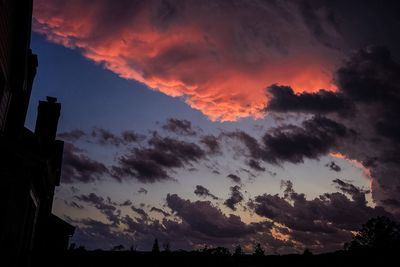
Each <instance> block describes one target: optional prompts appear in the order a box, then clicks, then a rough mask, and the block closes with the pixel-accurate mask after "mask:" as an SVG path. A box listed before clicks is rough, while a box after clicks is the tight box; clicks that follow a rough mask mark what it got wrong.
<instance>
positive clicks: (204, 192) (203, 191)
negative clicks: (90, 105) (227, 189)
mask: <svg viewBox="0 0 400 267" xmlns="http://www.w3.org/2000/svg"><path fill="white" fill-rule="evenodd" d="M194 193H195V194H196V195H197V196H200V197H204V198H205V197H211V198H212V199H214V200H217V199H218V197H216V196H215V195H213V194H211V193H210V191H209V190H208V189H207V188H205V187H204V186H202V185H196V189H195V190H194Z"/></svg>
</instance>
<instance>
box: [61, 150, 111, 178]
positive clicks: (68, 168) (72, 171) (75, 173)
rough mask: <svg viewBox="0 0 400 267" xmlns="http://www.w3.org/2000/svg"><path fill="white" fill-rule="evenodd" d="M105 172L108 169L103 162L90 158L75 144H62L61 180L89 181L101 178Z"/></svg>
mask: <svg viewBox="0 0 400 267" xmlns="http://www.w3.org/2000/svg"><path fill="white" fill-rule="evenodd" d="M107 173H108V169H107V167H106V166H105V165H104V164H102V163H100V162H98V161H95V160H92V159H90V158H89V157H87V156H86V155H85V154H84V151H83V150H81V149H79V148H77V147H76V146H74V145H72V144H70V143H65V144H64V153H63V166H62V174H61V177H62V178H61V179H62V182H64V183H73V182H82V183H90V182H94V181H97V180H99V179H101V177H102V176H103V175H105V174H107Z"/></svg>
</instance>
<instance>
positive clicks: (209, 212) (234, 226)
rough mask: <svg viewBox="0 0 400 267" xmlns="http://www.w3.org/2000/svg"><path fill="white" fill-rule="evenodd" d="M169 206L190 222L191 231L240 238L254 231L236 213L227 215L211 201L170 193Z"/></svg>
mask: <svg viewBox="0 0 400 267" xmlns="http://www.w3.org/2000/svg"><path fill="white" fill-rule="evenodd" d="M167 205H168V207H169V208H170V209H171V210H172V211H173V212H174V213H175V214H176V215H177V216H178V217H179V218H181V219H182V220H183V223H184V224H188V225H189V226H190V228H191V231H194V232H198V233H199V234H202V235H206V236H209V237H214V238H239V237H243V236H246V235H248V234H251V233H254V230H255V229H254V228H252V227H250V226H249V225H246V224H245V223H243V222H242V221H241V220H240V217H238V216H235V215H229V216H228V217H227V216H225V215H224V214H223V213H222V212H221V211H220V210H219V209H218V208H216V207H214V206H213V205H212V204H211V202H209V201H195V202H191V201H189V200H184V199H182V198H180V197H179V196H178V195H176V194H173V195H170V194H168V196H167Z"/></svg>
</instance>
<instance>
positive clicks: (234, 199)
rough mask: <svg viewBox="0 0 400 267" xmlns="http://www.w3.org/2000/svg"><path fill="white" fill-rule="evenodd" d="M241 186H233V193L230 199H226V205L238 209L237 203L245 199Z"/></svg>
mask: <svg viewBox="0 0 400 267" xmlns="http://www.w3.org/2000/svg"><path fill="white" fill-rule="evenodd" d="M240 189H241V187H240V186H238V185H235V186H231V188H230V190H231V195H230V197H229V198H228V199H226V200H225V202H224V205H225V206H227V207H228V208H230V209H231V210H236V205H237V204H238V203H240V202H242V200H243V195H242V193H241V192H240Z"/></svg>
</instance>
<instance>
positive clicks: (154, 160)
mask: <svg viewBox="0 0 400 267" xmlns="http://www.w3.org/2000/svg"><path fill="white" fill-rule="evenodd" d="M148 145H149V146H148V147H145V148H133V149H132V150H131V151H130V152H129V153H128V154H126V155H123V156H121V157H120V158H119V159H118V165H116V166H113V177H114V178H116V179H117V180H119V181H121V179H123V178H124V177H125V178H126V177H133V178H135V179H137V180H139V181H140V182H143V183H154V182H157V181H163V180H171V179H172V177H171V176H170V175H169V173H168V172H169V171H170V170H172V169H174V168H182V167H184V166H186V165H190V164H191V163H194V162H197V161H198V160H200V159H204V158H205V156H206V152H205V151H204V150H203V149H202V148H201V147H199V146H198V145H197V144H195V143H190V142H186V141H181V140H177V139H173V138H170V137H160V136H159V135H157V134H154V135H153V137H152V138H150V139H149V140H148Z"/></svg>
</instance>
